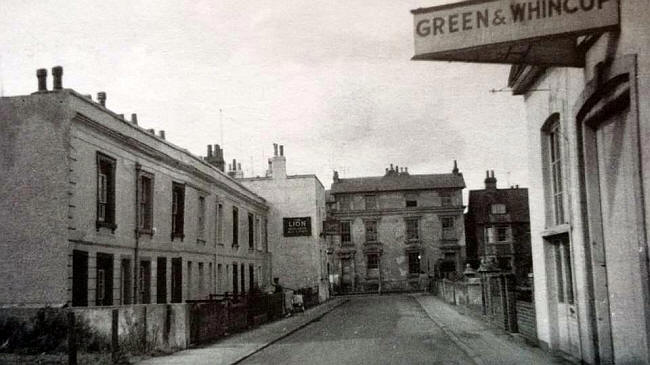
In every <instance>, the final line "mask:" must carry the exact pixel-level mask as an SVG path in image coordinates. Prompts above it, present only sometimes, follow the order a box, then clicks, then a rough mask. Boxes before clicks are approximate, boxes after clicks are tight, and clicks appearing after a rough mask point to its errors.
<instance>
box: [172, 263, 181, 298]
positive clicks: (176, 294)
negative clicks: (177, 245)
mask: <svg viewBox="0 0 650 365" xmlns="http://www.w3.org/2000/svg"><path fill="white" fill-rule="evenodd" d="M181 302H183V259H182V258H180V257H175V258H173V259H172V303H181Z"/></svg>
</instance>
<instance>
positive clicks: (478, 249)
mask: <svg viewBox="0 0 650 365" xmlns="http://www.w3.org/2000/svg"><path fill="white" fill-rule="evenodd" d="M465 232H466V233H465V234H466V237H467V260H468V262H470V263H471V264H472V266H473V267H474V268H475V269H476V268H478V267H479V262H480V260H481V259H488V260H492V259H494V260H495V261H496V263H497V265H498V267H499V268H500V269H501V271H503V272H510V273H513V274H515V275H516V277H517V279H518V282H520V283H525V282H526V281H527V280H528V274H529V273H531V272H532V270H533V262H532V257H531V249H530V219H529V217H528V189H524V188H519V186H514V187H510V188H507V189H499V188H497V179H496V177H495V176H494V171H492V173H491V175H490V173H489V172H486V177H485V189H481V190H470V191H469V202H468V204H467V214H466V215H465Z"/></svg>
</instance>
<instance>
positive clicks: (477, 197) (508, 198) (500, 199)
mask: <svg viewBox="0 0 650 365" xmlns="http://www.w3.org/2000/svg"><path fill="white" fill-rule="evenodd" d="M491 204H505V205H506V213H507V214H509V215H510V222H530V217H529V210H528V189H526V188H516V189H483V190H470V191H469V202H468V204H467V215H468V218H470V219H473V220H474V222H475V223H477V224H484V223H488V222H489V214H490V205H491Z"/></svg>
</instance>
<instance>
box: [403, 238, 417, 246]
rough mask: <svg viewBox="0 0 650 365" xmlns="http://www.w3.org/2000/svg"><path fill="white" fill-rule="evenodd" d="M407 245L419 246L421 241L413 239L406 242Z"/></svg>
mask: <svg viewBox="0 0 650 365" xmlns="http://www.w3.org/2000/svg"><path fill="white" fill-rule="evenodd" d="M406 244H407V245H419V244H420V240H419V239H416V240H413V239H411V240H406Z"/></svg>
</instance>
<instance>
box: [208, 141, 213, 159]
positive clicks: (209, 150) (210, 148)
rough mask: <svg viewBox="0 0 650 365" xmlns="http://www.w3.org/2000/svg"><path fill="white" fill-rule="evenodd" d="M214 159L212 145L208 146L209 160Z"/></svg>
mask: <svg viewBox="0 0 650 365" xmlns="http://www.w3.org/2000/svg"><path fill="white" fill-rule="evenodd" d="M210 157H212V145H211V144H209V145H208V158H210Z"/></svg>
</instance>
